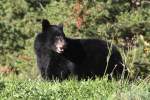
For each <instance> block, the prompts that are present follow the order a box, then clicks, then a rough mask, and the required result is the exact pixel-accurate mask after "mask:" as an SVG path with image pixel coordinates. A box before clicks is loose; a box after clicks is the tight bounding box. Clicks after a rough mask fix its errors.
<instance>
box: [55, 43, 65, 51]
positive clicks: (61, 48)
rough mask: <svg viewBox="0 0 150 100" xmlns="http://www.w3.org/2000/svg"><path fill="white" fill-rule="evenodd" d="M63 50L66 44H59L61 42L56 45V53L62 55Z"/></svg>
mask: <svg viewBox="0 0 150 100" xmlns="http://www.w3.org/2000/svg"><path fill="white" fill-rule="evenodd" d="M65 48H66V43H63V42H62V43H61V42H59V43H57V45H56V50H55V51H56V52H57V53H63V52H64V50H65Z"/></svg>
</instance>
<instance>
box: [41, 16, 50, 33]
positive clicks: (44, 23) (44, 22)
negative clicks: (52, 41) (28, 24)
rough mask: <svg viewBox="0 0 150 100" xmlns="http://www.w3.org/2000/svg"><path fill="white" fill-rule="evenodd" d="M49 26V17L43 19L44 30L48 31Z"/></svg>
mask: <svg viewBox="0 0 150 100" xmlns="http://www.w3.org/2000/svg"><path fill="white" fill-rule="evenodd" d="M49 26H50V23H49V21H48V20H47V19H43V21H42V32H45V31H47V29H48V28H49Z"/></svg>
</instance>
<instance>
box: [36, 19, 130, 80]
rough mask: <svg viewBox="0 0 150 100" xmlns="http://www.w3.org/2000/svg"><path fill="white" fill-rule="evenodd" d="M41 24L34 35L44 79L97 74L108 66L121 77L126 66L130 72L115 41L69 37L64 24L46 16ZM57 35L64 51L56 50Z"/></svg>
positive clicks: (99, 74)
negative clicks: (57, 23)
mask: <svg viewBox="0 0 150 100" xmlns="http://www.w3.org/2000/svg"><path fill="white" fill-rule="evenodd" d="M42 26H43V27H42V32H41V33H39V34H38V35H37V36H36V38H35V42H34V49H35V53H36V56H37V65H38V67H39V69H40V72H41V75H42V77H43V78H44V79H50V80H51V79H56V78H58V79H60V80H64V79H66V78H68V77H69V75H70V74H73V75H75V76H77V78H78V79H79V80H80V79H87V78H88V77H89V78H95V76H103V75H104V72H105V69H106V66H107V70H106V73H107V74H109V75H111V73H113V76H114V77H119V78H120V77H121V75H122V72H123V70H124V69H125V75H127V73H128V71H127V70H126V67H124V66H123V61H122V57H121V54H120V52H119V51H118V50H117V48H116V47H115V46H114V45H111V44H110V43H108V42H106V41H103V40H97V39H70V38H67V37H65V35H64V32H63V27H62V25H61V26H60V25H50V24H49V22H48V21H47V20H43V23H42ZM56 36H61V37H63V39H64V41H63V42H65V46H64V51H63V52H62V53H57V52H56V49H58V48H57V47H55V45H54V44H56V42H55V37H56ZM56 45H57V44H56ZM109 50H110V56H108V55H109ZM108 58H109V59H108ZM107 60H108V61H107ZM107 62H108V64H107Z"/></svg>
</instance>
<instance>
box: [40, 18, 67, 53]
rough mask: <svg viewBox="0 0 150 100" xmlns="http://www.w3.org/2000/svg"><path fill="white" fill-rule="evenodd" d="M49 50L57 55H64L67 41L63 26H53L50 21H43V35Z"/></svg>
mask: <svg viewBox="0 0 150 100" xmlns="http://www.w3.org/2000/svg"><path fill="white" fill-rule="evenodd" d="M41 35H43V37H44V39H45V40H44V41H45V43H46V46H47V48H49V49H50V50H53V51H54V52H57V53H62V52H63V51H64V49H65V48H66V45H67V44H66V39H65V34H64V32H63V25H62V24H60V25H51V24H50V23H49V21H48V20H46V19H43V21H42V33H41Z"/></svg>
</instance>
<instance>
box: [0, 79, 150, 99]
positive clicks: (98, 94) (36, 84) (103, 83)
mask: <svg viewBox="0 0 150 100" xmlns="http://www.w3.org/2000/svg"><path fill="white" fill-rule="evenodd" d="M149 89H150V83H149V82H148V81H140V82H138V83H136V82H134V83H130V84H128V83H127V82H126V81H122V82H116V81H112V82H109V81H107V80H106V79H101V80H100V79H96V80H94V81H93V80H87V81H76V80H66V81H63V82H61V83H60V82H58V81H54V82H45V81H39V80H26V81H25V80H24V81H18V80H14V81H6V80H5V81H4V80H2V81H0V91H1V92H0V99H2V100H7V99H11V100H12V99H13V100H14V99H15V100H18V99H19V100H20V99H22V100H26V99H27V100H33V99H42V100H72V99H77V100H97V99H100V100H108V99H109V100H120V99H121V100H128V99H134V100H139V99H141V100H149V96H150V92H149Z"/></svg>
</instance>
